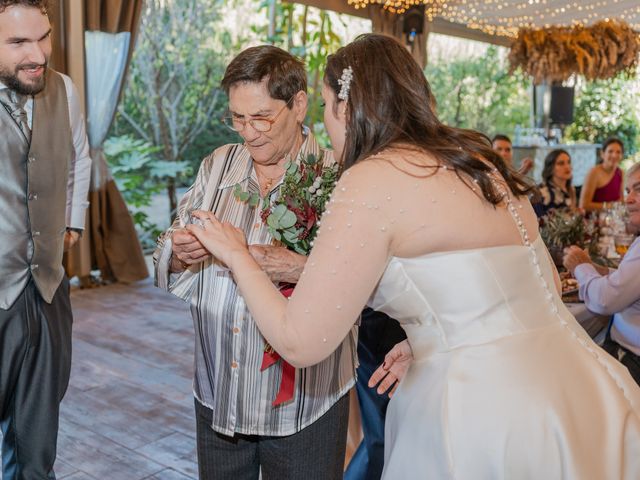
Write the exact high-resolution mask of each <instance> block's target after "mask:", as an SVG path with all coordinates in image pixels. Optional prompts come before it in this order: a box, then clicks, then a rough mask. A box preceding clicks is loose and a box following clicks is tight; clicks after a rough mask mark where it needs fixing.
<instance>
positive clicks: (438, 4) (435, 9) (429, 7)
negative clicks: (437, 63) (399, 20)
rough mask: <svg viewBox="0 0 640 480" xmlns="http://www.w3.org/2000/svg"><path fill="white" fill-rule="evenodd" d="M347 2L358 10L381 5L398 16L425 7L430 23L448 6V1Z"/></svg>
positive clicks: (356, 0)
mask: <svg viewBox="0 0 640 480" xmlns="http://www.w3.org/2000/svg"><path fill="white" fill-rule="evenodd" d="M347 2H348V4H349V5H352V6H353V7H354V8H355V9H356V10H357V9H360V8H367V7H368V6H369V5H381V6H382V8H384V9H385V10H389V11H390V12H391V13H397V14H398V15H400V14H403V13H404V12H406V11H407V10H409V9H410V8H411V7H414V6H418V5H424V6H425V11H424V13H425V15H426V16H427V18H428V19H429V21H431V20H433V19H434V18H435V17H436V16H437V15H440V14H441V13H442V12H443V10H444V8H446V5H447V0H347Z"/></svg>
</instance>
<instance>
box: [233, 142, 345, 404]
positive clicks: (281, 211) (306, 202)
mask: <svg viewBox="0 0 640 480" xmlns="http://www.w3.org/2000/svg"><path fill="white" fill-rule="evenodd" d="M337 178H338V164H337V163H336V164H333V165H331V166H324V165H323V161H322V155H320V156H316V155H313V154H309V155H307V156H306V158H305V157H304V156H301V157H300V161H299V162H298V163H296V162H293V161H289V162H287V163H286V164H285V175H284V180H283V181H282V186H281V187H280V195H279V197H278V199H277V200H276V201H274V202H273V203H272V204H270V203H268V202H269V198H268V197H267V198H265V203H263V206H262V213H261V216H262V221H263V222H264V223H265V224H266V225H267V228H268V230H269V233H270V234H271V236H272V237H273V238H274V239H275V240H277V241H279V242H280V243H282V244H283V245H284V246H285V247H287V248H288V249H289V250H293V251H294V252H296V253H299V254H301V255H308V254H309V252H310V251H311V247H312V246H313V239H314V238H315V236H316V234H317V233H318V228H319V227H320V224H319V220H320V217H321V216H322V213H323V212H324V208H325V205H326V203H327V201H328V200H329V197H330V196H331V192H332V191H333V188H334V187H335V185H336V180H337ZM234 195H235V196H236V198H238V200H240V201H243V202H248V203H249V205H252V206H257V205H258V203H259V201H260V200H259V196H258V194H257V193H254V194H250V193H249V192H243V191H242V189H241V188H240V187H239V186H236V190H235V191H234ZM294 288H295V285H293V284H289V283H281V284H280V285H279V289H280V292H281V293H282V295H284V296H285V297H290V296H291V294H292V293H293V289H294ZM279 360H281V357H280V355H279V354H278V352H276V351H275V350H274V349H273V347H272V346H271V345H269V343H267V342H265V346H264V352H263V356H262V364H261V366H260V371H264V370H266V369H267V368H269V367H271V366H272V365H274V364H276V363H277V362H278V361H279ZM281 368H282V376H281V379H280V388H279V389H278V393H277V395H276V398H275V400H274V401H273V403H272V405H273V406H274V407H275V406H278V405H280V404H282V403H284V402H287V401H289V400H291V399H292V398H293V393H294V387H295V375H296V373H295V368H294V367H293V366H292V365H291V364H289V363H288V362H286V361H285V360H284V359H282V362H281Z"/></svg>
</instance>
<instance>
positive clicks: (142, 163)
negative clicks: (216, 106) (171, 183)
mask: <svg viewBox="0 0 640 480" xmlns="http://www.w3.org/2000/svg"><path fill="white" fill-rule="evenodd" d="M159 150H160V147H154V146H153V145H151V144H149V143H148V142H145V141H144V140H139V139H135V138H133V137H132V136H130V135H124V136H120V137H110V138H109V139H107V141H106V142H105V143H104V154H105V157H106V159H107V163H108V165H109V169H110V170H111V173H112V175H113V178H114V180H115V182H116V185H117V186H118V190H120V192H121V193H122V196H123V197H124V200H125V202H126V204H127V205H128V207H129V211H130V213H131V215H132V217H133V221H134V223H135V225H136V226H137V227H138V230H139V233H140V237H141V238H140V240H141V241H142V244H143V247H145V248H149V247H151V246H153V244H154V243H155V238H156V237H157V236H158V235H159V234H160V233H161V231H160V229H159V228H158V226H157V225H156V224H155V223H153V222H152V221H150V220H149V216H148V214H147V213H146V212H145V211H144V207H149V206H150V205H151V200H152V197H153V196H154V195H155V194H157V193H159V192H160V191H162V189H163V181H164V180H165V179H166V178H167V177H174V178H175V177H180V176H183V175H190V174H191V166H190V165H189V163H188V162H177V161H176V162H167V161H164V160H162V159H160V158H159V156H158V152H159Z"/></svg>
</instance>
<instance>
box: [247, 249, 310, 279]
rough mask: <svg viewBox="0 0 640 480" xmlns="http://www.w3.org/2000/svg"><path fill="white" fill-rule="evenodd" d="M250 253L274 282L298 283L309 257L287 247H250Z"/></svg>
mask: <svg viewBox="0 0 640 480" xmlns="http://www.w3.org/2000/svg"><path fill="white" fill-rule="evenodd" d="M249 253H251V255H252V256H253V258H254V260H255V261H256V262H257V263H258V265H260V268H262V270H263V271H264V272H265V273H266V274H267V275H269V278H270V279H271V280H273V281H274V282H287V283H297V282H298V279H299V278H300V275H301V274H302V270H303V269H304V264H305V263H306V261H307V257H305V256H304V255H300V254H298V253H295V252H292V251H291V250H288V249H286V248H285V247H274V246H272V245H249Z"/></svg>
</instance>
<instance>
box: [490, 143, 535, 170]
mask: <svg viewBox="0 0 640 480" xmlns="http://www.w3.org/2000/svg"><path fill="white" fill-rule="evenodd" d="M491 145H492V146H493V150H494V151H495V152H496V153H497V154H498V155H500V156H501V157H502V159H503V160H504V161H505V163H506V164H507V165H509V166H510V167H511V168H513V146H512V144H511V139H510V138H509V137H507V136H506V135H502V134H501V133H499V134H497V135H496V136H494V137H493V139H492V140H491ZM532 168H533V160H531V159H530V158H529V157H526V158H523V159H522V163H521V164H520V168H518V173H519V174H520V175H526V174H527V173H529V172H530V171H531V169H532Z"/></svg>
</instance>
